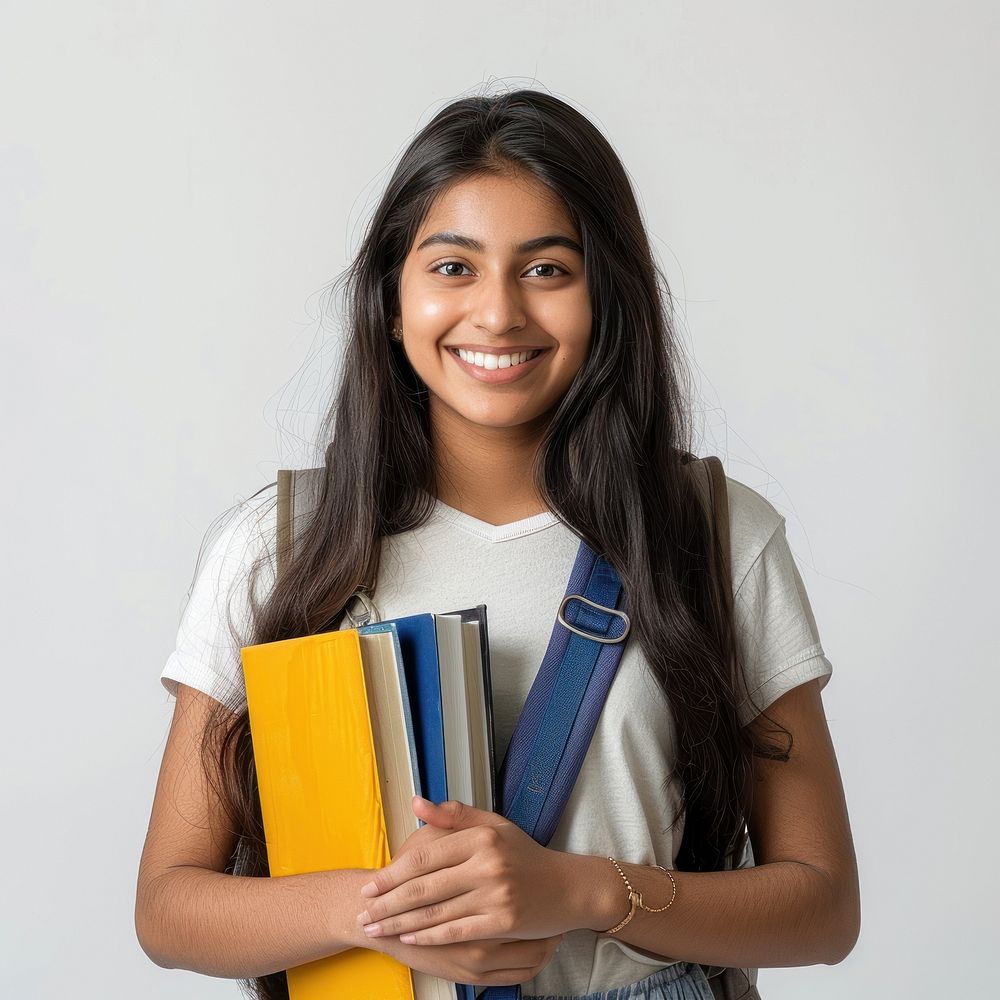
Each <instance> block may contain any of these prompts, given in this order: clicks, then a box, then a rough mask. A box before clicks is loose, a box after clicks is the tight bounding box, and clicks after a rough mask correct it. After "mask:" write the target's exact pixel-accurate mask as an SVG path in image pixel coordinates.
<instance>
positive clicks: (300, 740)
mask: <svg viewBox="0 0 1000 1000" xmlns="http://www.w3.org/2000/svg"><path fill="white" fill-rule="evenodd" d="M241 654H242V660H243V673H244V677H245V680H246V691H247V706H248V711H249V714H250V731H251V737H252V739H253V753H254V760H255V762H256V766H257V781H258V785H259V788H260V801H261V814H262V819H263V822H264V835H265V838H266V840H267V858H268V864H269V866H270V871H271V877H272V878H280V877H281V876H283V875H298V874H302V873H304V872H316V871H326V870H330V869H336V868H381V867H383V866H384V865H387V864H388V863H389V861H390V860H391V857H390V849H389V836H388V833H387V830H386V820H385V813H384V811H383V806H382V796H381V789H380V783H379V774H378V764H377V759H376V753H375V741H374V737H373V733H372V725H371V720H370V718H369V711H368V697H367V693H366V686H365V672H364V667H363V661H362V657H361V647H360V641H359V636H358V632H357V630H356V629H343V630H339V631H334V632H325V633H322V634H320V635H312V636H305V637H302V638H296V639H285V640H282V641H280V642H270V643H263V644H261V645H257V646H245V647H243V649H242V650H241ZM287 975H288V992H289V996H290V998H291V1000H334V998H340V997H344V998H347V997H350V998H352V1000H413V983H412V979H411V973H410V969H409V968H407V967H406V966H405V965H403V964H402V963H401V962H398V961H396V959H394V958H392V957H390V956H389V955H383V954H381V953H380V952H376V951H372V950H370V949H368V948H352V949H350V950H349V951H345V952H341V953H340V954H339V955H332V956H330V957H328V958H322V959H319V960H317V961H315V962H309V963H307V964H306V965H300V966H296V967H295V968H292V969H289V970H287Z"/></svg>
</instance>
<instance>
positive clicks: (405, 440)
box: [204, 90, 790, 998]
mask: <svg viewBox="0 0 1000 1000" xmlns="http://www.w3.org/2000/svg"><path fill="white" fill-rule="evenodd" d="M512 171H513V172H526V173H527V174H529V175H531V176H533V177H534V178H536V179H537V180H538V181H541V182H542V183H543V184H545V185H547V186H548V187H549V188H550V189H551V190H552V191H553V192H555V194H557V195H558V196H559V197H560V198H561V199H562V201H563V203H564V204H565V207H566V209H567V211H568V212H569V215H570V217H571V219H572V220H573V222H574V224H575V225H576V227H577V229H578V232H579V233H580V236H581V238H582V244H583V248H584V260H585V268H586V278H587V286H588V291H589V295H590V300H591V305H592V310H593V330H592V337H591V345H590V349H589V354H588V357H587V359H586V362H585V363H584V365H583V368H582V369H581V371H580V372H579V373H578V375H577V377H576V378H575V380H574V381H573V383H572V384H571V386H570V387H569V389H568V391H567V392H566V395H565V396H564V397H563V399H562V400H561V401H560V402H559V404H558V405H557V406H556V407H555V409H554V410H553V412H552V416H551V419H550V422H549V424H548V427H547V429H546V432H545V434H544V437H543V439H542V442H541V444H540V446H539V448H538V452H537V456H536V461H535V465H534V470H533V474H534V480H535V485H536V489H537V491H538V493H539V495H540V496H541V497H542V498H543V499H544V500H545V502H546V503H547V505H548V507H549V509H551V510H552V511H554V512H555V513H556V514H557V515H558V517H559V518H560V519H561V520H562V521H563V522H565V524H566V525H568V526H569V527H570V528H571V529H572V530H573V531H574V532H575V533H576V534H577V535H578V536H579V537H580V538H583V539H584V540H586V542H587V543H588V544H589V545H590V546H591V547H592V548H593V549H594V550H595V551H596V552H599V553H601V554H603V555H604V556H605V558H606V559H607V560H608V561H609V562H610V563H611V564H612V565H613V566H614V567H615V569H616V570H617V571H618V574H619V576H620V577H621V580H622V583H623V585H624V589H625V592H626V593H627V594H628V601H629V609H630V614H631V616H632V621H633V626H632V627H633V636H634V638H633V639H632V640H631V641H633V642H637V643H639V644H640V646H641V647H642V651H643V653H644V655H645V658H646V660H647V661H648V663H649V666H650V667H651V669H652V670H653V671H654V673H655V675H656V678H657V679H658V681H659V683H660V684H661V685H662V687H663V689H664V692H665V694H666V698H667V701H668V703H669V705H670V711H671V713H672V715H673V719H674V724H675V727H676V733H677V760H676V766H675V769H674V771H673V772H672V774H671V776H670V778H669V779H668V784H669V782H671V781H675V782H676V783H677V791H678V793H679V795H680V800H681V802H682V803H683V807H682V809H679V810H678V812H677V816H676V817H675V820H674V824H675V825H676V823H678V822H680V820H681V819H682V817H683V819H684V833H683V837H682V842H681V846H680V853H679V855H678V858H677V862H676V864H677V868H678V869H679V870H683V871H712V870H718V869H722V868H725V867H728V866H731V865H733V864H736V863H738V860H739V858H740V857H741V856H742V852H743V849H744V845H745V840H746V837H747V831H746V826H745V816H746V814H747V811H748V808H749V804H750V794H751V790H752V770H753V756H754V755H755V754H757V755H761V756H767V757H771V758H773V757H778V758H782V757H783V756H785V755H786V754H787V747H786V748H784V749H781V748H777V747H772V746H765V745H763V744H757V743H756V742H755V740H754V739H753V738H752V737H751V734H750V732H749V731H748V730H747V729H745V728H742V727H741V726H740V722H739V718H738V714H737V705H738V704H739V701H740V700H741V699H742V698H743V697H745V696H746V694H747V690H746V684H745V681H744V679H743V676H742V674H743V671H742V665H741V663H740V662H739V656H738V652H737V648H736V642H735V637H734V626H733V620H732V612H731V607H730V604H729V602H728V601H727V599H726V592H725V591H724V590H723V588H726V587H729V586H730V581H729V579H727V578H724V574H723V566H724V562H723V554H722V552H721V550H720V549H719V546H718V544H717V543H716V542H715V541H714V537H713V534H712V532H711V530H710V526H709V522H708V519H707V517H706V511H705V507H704V504H703V502H702V499H701V494H700V493H699V492H698V491H697V490H696V489H695V487H694V484H693V479H692V476H691V474H690V470H689V469H687V468H685V459H686V458H687V457H690V450H691V444H690V436H691V427H690V422H689V404H688V390H689V384H688V374H687V371H686V367H685V365H684V364H683V359H682V356H681V352H680V348H679V345H678V343H677V340H676V336H675V333H674V326H673V320H672V299H671V295H670V291H669V288H668V286H667V281H666V277H665V276H664V274H663V273H662V271H661V269H660V268H659V266H658V265H657V263H656V261H655V260H654V258H653V254H652V252H651V249H650V244H649V239H648V236H647V234H646V231H645V227H644V225H643V221H642V218H641V215H640V211H639V208H638V205H637V203H636V199H635V196H634V193H633V191H632V188H631V185H630V183H629V180H628V177H627V174H626V172H625V169H624V167H623V166H622V163H621V161H620V160H619V158H618V156H617V155H616V153H615V152H614V150H613V149H612V147H611V145H610V143H609V142H608V141H607V140H606V139H605V137H604V136H603V135H602V134H601V132H600V131H599V130H598V129H597V128H596V127H595V126H594V125H593V124H592V123H591V122H590V121H589V120H588V119H587V118H586V117H585V116H584V115H583V114H581V113H580V112H578V111H577V110H575V109H574V108H572V107H571V106H570V105H568V104H567V103H565V102H563V101H561V100H559V99H557V98H556V97H553V96H551V95H549V94H547V93H544V92H540V91H535V90H515V91H512V92H507V93H501V94H497V95H492V96H473V97H466V98H462V99H460V100H457V101H454V102H453V103H451V104H449V105H447V106H446V107H444V108H443V109H442V110H441V111H439V112H438V113H437V114H436V115H435V116H434V118H433V120H432V121H430V122H429V123H428V124H427V125H426V126H425V127H424V128H423V129H422V130H421V131H420V132H419V133H418V135H417V136H416V137H415V138H414V139H413V141H412V142H411V143H410V145H409V147H408V148H407V149H406V150H405V152H404V153H403V154H402V156H401V158H400V160H399V163H398V165H397V166H396V168H395V171H394V172H393V174H392V177H391V178H390V180H389V182H388V185H387V187H386V190H385V192H384V194H383V195H382V197H381V199H380V201H379V203H378V205H377V207H376V209H375V211H374V215H373V217H372V219H371V222H370V225H369V227H368V229H367V232H366V234H365V237H364V240H363V243H362V245H361V248H360V250H359V251H358V253H357V255H356V257H355V259H354V261H353V263H352V264H351V266H350V267H349V268H348V269H347V271H346V272H345V273H344V275H343V276H342V277H343V278H344V279H346V290H347V296H346V299H347V303H348V308H347V321H348V331H347V333H348V336H347V344H346V357H345V362H344V369H343V372H344V375H343V379H342V382H341V384H340V388H339V390H338V391H337V393H336V397H335V401H334V404H333V407H332V408H331V410H330V412H329V414H328V415H327V417H326V419H325V420H324V423H323V428H322V433H323V441H324V442H329V443H328V444H327V445H326V446H325V466H326V469H327V475H326V477H325V480H324V483H323V486H322V489H321V493H320V497H319V503H318V507H317V508H316V510H315V515H314V516H313V517H312V518H311V520H310V521H309V523H308V526H307V528H306V529H305V530H304V533H303V535H302V537H301V538H299V539H297V541H296V550H295V558H294V559H293V560H292V561H291V562H290V563H289V565H288V567H287V570H286V572H285V573H284V574H283V575H282V577H281V578H280V579H279V580H278V582H277V583H276V584H275V585H274V586H273V587H272V588H271V589H270V591H269V592H268V593H267V595H266V597H265V598H264V599H262V600H260V601H257V600H254V601H253V614H252V625H251V629H250V631H249V633H248V635H246V636H245V637H244V638H243V643H244V644H250V643H259V642H270V641H274V640H279V639H286V638H290V637H294V636H302V635H308V634H313V633H316V632H320V631H328V630H332V629H336V628H338V627H340V625H341V622H342V620H343V615H344V611H345V608H346V607H347V605H348V603H349V601H350V598H351V596H352V595H353V594H354V593H355V591H356V590H357V589H358V588H359V587H361V586H365V587H368V588H369V589H370V590H372V591H374V589H375V585H376V583H377V580H378V570H379V553H380V540H381V538H382V537H383V536H387V535H392V534H395V533H397V532H401V531H405V530H408V529H412V528H414V527H416V526H417V525H419V524H421V523H422V522H423V521H424V520H425V519H426V518H427V517H428V516H429V514H430V513H431V510H432V507H433V497H434V496H436V495H437V491H436V482H435V467H434V463H433V460H432V450H431V437H430V427H429V423H428V406H427V403H428V391H427V388H426V386H424V385H423V383H422V382H421V381H420V380H419V378H418V377H417V376H416V374H415V373H414V371H413V369H412V367H411V366H410V364H409V362H408V360H407V358H406V355H405V354H404V353H403V350H402V347H401V345H400V344H399V343H397V342H395V341H394V340H392V339H391V337H390V330H391V325H392V324H391V320H392V316H393V314H394V313H398V311H399V301H398V288H399V278H400V272H401V270H402V267H403V261H404V259H405V257H406V256H407V253H408V251H409V249H410V247H411V245H412V243H413V240H414V238H415V236H416V233H417V232H418V230H419V227H420V225H421V223H422V220H423V218H424V216H425V214H426V212H427V210H428V208H429V207H430V205H431V202H432V201H433V199H434V198H435V197H436V196H437V195H438V194H439V193H440V192H441V191H442V190H443V189H444V188H445V186H447V185H449V184H451V183H452V182H455V181H457V180H459V179H463V178H467V177H469V176H473V175H484V174H491V173H498V172H503V173H510V172H512ZM272 485H273V484H272ZM269 555H270V556H273V553H270V554H269ZM258 569H259V567H257V566H254V567H253V568H252V570H251V576H252V577H254V576H256V573H257V571H258ZM252 590H253V588H252V587H251V592H252ZM786 732H787V731H786ZM788 735H790V734H788ZM206 736H207V737H209V738H207V739H206V740H205V741H204V754H205V761H204V763H205V766H206V768H207V769H208V770H209V773H210V774H212V773H214V774H215V775H216V776H217V787H218V790H219V793H220V796H221V797H222V799H223V801H224V802H225V804H226V808H227V810H228V813H229V819H230V821H231V823H232V829H233V831H234V833H235V834H236V835H237V840H236V847H235V849H234V852H233V855H232V857H231V859H230V865H229V867H228V868H227V871H229V872H232V873H234V874H240V875H255V876H266V875H267V874H268V866H267V857H266V852H265V842H264V834H263V826H262V822H261V813H260V802H259V798H258V793H257V783H256V773H255V770H254V763H253V753H252V747H251V740H250V731H249V723H248V716H247V711H246V703H245V700H244V701H243V702H242V704H237V703H235V702H234V703H233V704H230V705H228V706H226V705H223V704H222V703H220V704H219V706H218V709H217V710H216V712H215V715H214V716H213V718H212V720H210V722H209V725H208V728H207V730H206ZM666 791H667V789H666V788H665V789H664V794H666ZM249 986H250V987H251V988H252V989H253V990H254V995H256V996H259V997H262V998H277V997H287V995H288V994H287V983H286V979H285V974H284V973H283V972H282V973H275V974H273V975H269V976H264V977H261V978H259V979H255V980H251V981H249Z"/></svg>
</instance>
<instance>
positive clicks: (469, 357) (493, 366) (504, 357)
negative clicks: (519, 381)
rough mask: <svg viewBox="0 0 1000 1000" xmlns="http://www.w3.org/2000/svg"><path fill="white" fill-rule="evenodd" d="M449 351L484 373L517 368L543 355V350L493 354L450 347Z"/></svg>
mask: <svg viewBox="0 0 1000 1000" xmlns="http://www.w3.org/2000/svg"><path fill="white" fill-rule="evenodd" d="M448 350H449V351H451V353H452V354H454V355H455V356H456V357H459V358H461V359H462V360H463V361H464V362H465V363H466V364H469V365H475V367H476V368H480V369H482V370H483V371H496V370H497V369H499V368H516V367H517V366H518V365H522V364H524V363H525V362H527V361H531V360H532V359H533V358H537V357H538V355H539V354H541V353H542V350H543V349H542V348H536V349H535V350H530V351H511V352H509V353H507V354H493V353H487V352H485V351H466V350H463V349H462V348H461V347H449V348H448Z"/></svg>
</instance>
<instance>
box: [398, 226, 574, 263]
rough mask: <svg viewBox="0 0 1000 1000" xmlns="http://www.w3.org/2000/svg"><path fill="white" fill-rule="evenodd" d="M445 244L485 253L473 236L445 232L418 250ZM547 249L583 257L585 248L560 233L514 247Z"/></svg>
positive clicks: (520, 251)
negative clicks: (562, 249)
mask: <svg viewBox="0 0 1000 1000" xmlns="http://www.w3.org/2000/svg"><path fill="white" fill-rule="evenodd" d="M438 244H443V245H445V246H455V247H464V248H465V249H466V250H473V251H475V252H476V253H482V252H483V245H482V243H480V242H479V240H474V239H473V238H472V237H471V236H463V235H462V234H461V233H456V232H452V231H451V230H444V231H443V232H440V233H432V234H431V235H430V236H428V237H427V238H426V239H424V240H421V242H420V244H419V246H418V247H417V249H418V250H423V249H424V247H429V246H435V245H438ZM546 247H565V248H566V249H567V250H572V251H573V252H574V253H578V254H579V255H580V256H581V257H582V256H583V247H582V246H580V244H579V243H577V242H576V240H574V239H571V238H570V237H569V236H562V235H560V234H559V233H552V234H551V235H549V236H536V237H535V238H534V239H533V240H525V242H524V243H518V244H517V246H515V247H514V253H516V254H523V253H534V252H535V251H536V250H544V249H545V248H546Z"/></svg>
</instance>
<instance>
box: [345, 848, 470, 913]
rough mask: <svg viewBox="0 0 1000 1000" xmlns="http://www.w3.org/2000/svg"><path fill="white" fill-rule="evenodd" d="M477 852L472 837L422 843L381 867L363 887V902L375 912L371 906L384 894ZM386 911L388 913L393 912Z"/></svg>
mask: <svg viewBox="0 0 1000 1000" xmlns="http://www.w3.org/2000/svg"><path fill="white" fill-rule="evenodd" d="M474 853H475V849H474V846H473V844H471V843H470V842H469V838H468V837H459V836H458V835H457V834H456V835H455V836H451V837H441V838H439V839H437V840H432V841H430V842H428V843H425V844H419V845H417V846H415V847H414V848H413V850H410V851H406V853H404V854H401V855H399V856H398V857H397V858H395V859H394V860H393V861H390V862H389V864H387V865H386V866H385V867H384V868H378V869H376V870H375V871H373V872H372V877H371V881H370V882H369V883H368V884H367V885H365V886H362V888H361V896H362V898H363V901H364V902H365V903H366V904H369V905H368V909H369V912H371V905H370V903H371V902H372V901H373V900H375V899H376V898H378V897H380V896H382V895H383V894H384V893H388V892H389V891H391V890H393V889H395V888H397V887H398V886H401V885H403V884H404V883H405V882H409V881H410V880H412V879H415V878H417V877H418V876H420V875H426V874H428V873H430V872H436V871H439V870H441V869H443V868H450V867H452V866H453V865H458V864H461V863H462V862H463V861H467V860H468V859H469V858H470V857H471V856H472V855H473V854H474ZM382 912H384V913H388V912H389V911H388V910H384V911H382Z"/></svg>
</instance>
